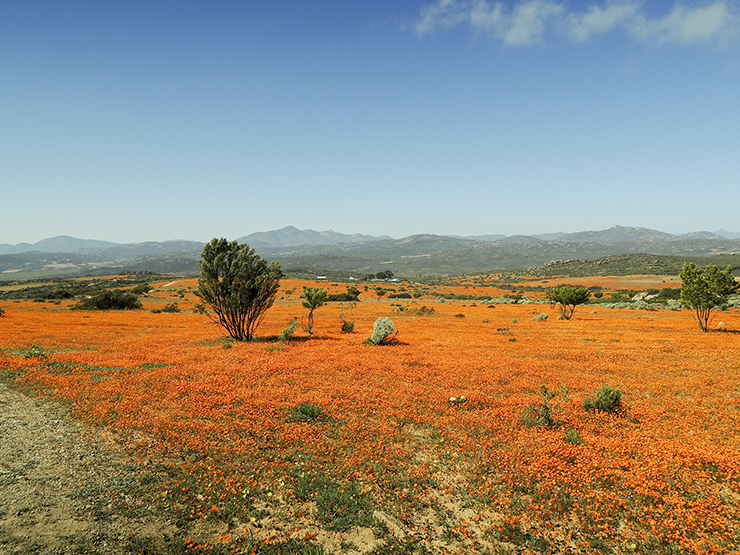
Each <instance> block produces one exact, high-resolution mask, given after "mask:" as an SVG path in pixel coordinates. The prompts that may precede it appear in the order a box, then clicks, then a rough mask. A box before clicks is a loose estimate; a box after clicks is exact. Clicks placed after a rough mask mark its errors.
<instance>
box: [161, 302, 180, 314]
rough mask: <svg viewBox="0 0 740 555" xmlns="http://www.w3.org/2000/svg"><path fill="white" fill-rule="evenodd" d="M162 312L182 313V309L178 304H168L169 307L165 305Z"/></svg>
mask: <svg viewBox="0 0 740 555" xmlns="http://www.w3.org/2000/svg"><path fill="white" fill-rule="evenodd" d="M162 312H166V313H173V312H180V307H179V306H177V303H171V304H167V305H164V308H163V309H162Z"/></svg>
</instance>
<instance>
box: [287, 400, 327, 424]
mask: <svg viewBox="0 0 740 555" xmlns="http://www.w3.org/2000/svg"><path fill="white" fill-rule="evenodd" d="M324 418H326V415H325V414H324V409H322V408H321V407H320V406H319V405H314V404H313V403H301V404H299V405H297V406H296V407H295V408H293V410H292V411H290V418H289V420H290V421H291V422H312V421H314V420H322V419H324Z"/></svg>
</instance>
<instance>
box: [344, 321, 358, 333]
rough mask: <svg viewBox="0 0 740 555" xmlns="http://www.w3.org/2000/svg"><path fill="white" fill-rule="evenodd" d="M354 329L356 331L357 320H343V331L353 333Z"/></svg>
mask: <svg viewBox="0 0 740 555" xmlns="http://www.w3.org/2000/svg"><path fill="white" fill-rule="evenodd" d="M353 331H355V321H354V320H352V321H351V322H347V321H346V320H342V333H352V332H353Z"/></svg>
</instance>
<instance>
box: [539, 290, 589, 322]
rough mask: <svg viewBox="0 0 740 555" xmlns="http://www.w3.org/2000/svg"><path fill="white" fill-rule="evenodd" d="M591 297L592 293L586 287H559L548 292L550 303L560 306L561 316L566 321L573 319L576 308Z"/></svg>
mask: <svg viewBox="0 0 740 555" xmlns="http://www.w3.org/2000/svg"><path fill="white" fill-rule="evenodd" d="M590 296H591V291H589V290H588V289H587V288H585V287H575V286H573V285H561V286H559V287H550V289H548V290H547V298H548V299H549V300H550V303H552V304H557V305H559V307H558V308H560V314H562V316H563V318H565V319H566V320H570V319H571V318H572V317H573V313H574V312H575V311H576V307H577V306H578V305H579V304H584V303H586V302H587V301H588V298H589V297H590Z"/></svg>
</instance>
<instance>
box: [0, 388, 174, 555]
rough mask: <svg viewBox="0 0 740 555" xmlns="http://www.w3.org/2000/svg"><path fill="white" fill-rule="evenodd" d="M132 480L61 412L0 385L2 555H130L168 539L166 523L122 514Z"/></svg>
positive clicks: (122, 463) (121, 463)
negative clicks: (152, 539) (147, 540)
mask: <svg viewBox="0 0 740 555" xmlns="http://www.w3.org/2000/svg"><path fill="white" fill-rule="evenodd" d="M136 480H137V470H136V467H135V466H134V465H132V464H130V463H128V462H127V461H126V458H125V457H124V455H123V453H117V452H116V451H115V450H114V449H113V448H112V447H111V446H110V445H107V444H106V443H105V442H103V441H102V440H101V439H99V438H95V437H92V435H91V434H89V433H86V432H85V431H84V430H83V429H82V428H81V426H80V425H79V424H78V423H76V422H75V421H74V420H72V419H70V418H69V415H68V412H67V411H66V410H65V409H64V408H63V407H60V406H58V405H56V404H54V403H51V402H48V401H44V400H42V399H37V398H33V397H29V396H26V395H24V394H22V393H21V392H19V391H16V390H14V389H13V388H11V387H8V384H6V383H3V382H0V553H3V554H8V555H11V554H12V555H16V554H26V553H44V554H46V553H48V554H68V553H75V554H76V553H101V554H119V553H130V552H131V551H132V549H131V548H132V547H133V544H134V543H135V542H141V541H142V539H141V538H142V536H147V535H153V534H154V533H156V534H158V535H159V538H164V537H165V536H166V535H167V533H168V532H169V533H170V534H171V532H172V530H171V529H172V528H173V527H172V526H171V525H170V524H168V523H167V522H166V521H164V520H161V519H158V518H156V517H153V518H131V517H129V516H126V515H122V514H120V509H119V507H118V505H117V499H118V498H120V497H121V496H123V495H125V492H126V491H130V489H131V485H132V484H135V483H136ZM137 516H138V515H137Z"/></svg>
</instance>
